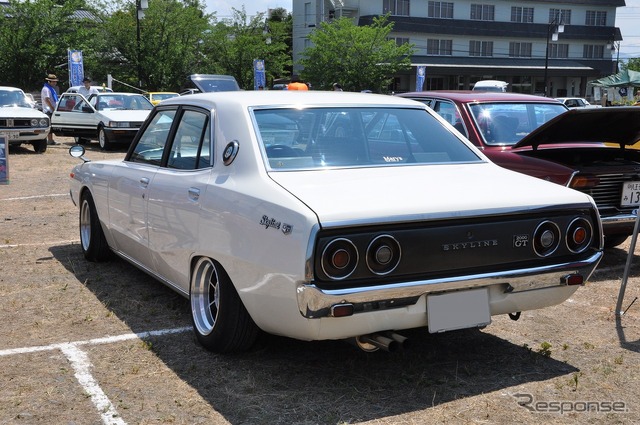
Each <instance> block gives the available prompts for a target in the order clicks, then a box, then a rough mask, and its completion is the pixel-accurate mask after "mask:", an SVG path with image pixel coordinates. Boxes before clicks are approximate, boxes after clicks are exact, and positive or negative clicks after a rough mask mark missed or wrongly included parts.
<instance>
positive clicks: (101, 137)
mask: <svg viewBox="0 0 640 425" xmlns="http://www.w3.org/2000/svg"><path fill="white" fill-rule="evenodd" d="M106 139H107V136H106V135H105V134H104V129H102V128H101V129H100V134H98V143H99V144H100V147H101V148H103V149H104V145H105V143H106Z"/></svg>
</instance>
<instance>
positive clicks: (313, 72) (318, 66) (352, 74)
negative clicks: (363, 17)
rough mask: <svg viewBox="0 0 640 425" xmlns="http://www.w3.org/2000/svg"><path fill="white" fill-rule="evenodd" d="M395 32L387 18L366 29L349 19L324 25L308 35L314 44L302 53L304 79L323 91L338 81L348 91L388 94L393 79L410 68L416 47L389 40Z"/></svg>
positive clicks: (381, 18)
mask: <svg viewBox="0 0 640 425" xmlns="http://www.w3.org/2000/svg"><path fill="white" fill-rule="evenodd" d="M392 29H393V23H392V22H389V21H388V16H380V17H377V18H374V20H373V24H371V25H365V26H357V25H356V24H355V23H354V22H353V20H351V19H349V18H339V19H336V20H335V21H333V22H330V23H327V22H323V23H321V24H320V27H319V28H317V29H316V30H315V31H313V32H312V33H311V34H310V35H309V40H310V41H311V44H312V45H311V46H310V47H308V48H307V49H305V50H304V51H303V52H302V59H301V60H300V65H302V67H303V68H304V69H303V71H302V72H301V76H302V78H303V79H304V80H305V81H307V82H310V83H311V84H312V86H313V88H318V89H324V90H328V89H330V88H331V86H332V84H333V83H334V82H338V83H340V84H341V85H342V87H343V89H344V90H348V91H361V90H366V89H368V90H372V91H375V92H381V93H383V92H387V91H388V86H389V84H391V82H392V76H393V75H394V74H396V73H397V72H398V71H401V70H407V69H410V67H411V60H410V56H411V55H412V54H413V51H414V49H413V45H410V44H403V45H401V46H398V45H397V44H396V42H395V41H394V40H389V39H388V36H389V33H390V32H391V30H392Z"/></svg>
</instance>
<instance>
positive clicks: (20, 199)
mask: <svg viewBox="0 0 640 425" xmlns="http://www.w3.org/2000/svg"><path fill="white" fill-rule="evenodd" d="M60 196H69V194H68V193H54V194H53V195H33V196H20V197H18V198H4V199H0V201H3V202H4V201H25V200H27V199H39V198H55V197H60Z"/></svg>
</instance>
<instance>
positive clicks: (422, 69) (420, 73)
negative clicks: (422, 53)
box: [416, 66, 427, 91]
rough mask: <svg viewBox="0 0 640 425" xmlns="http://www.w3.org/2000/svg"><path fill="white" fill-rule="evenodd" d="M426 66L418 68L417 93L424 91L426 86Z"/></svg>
mask: <svg viewBox="0 0 640 425" xmlns="http://www.w3.org/2000/svg"><path fill="white" fill-rule="evenodd" d="M426 68H427V67H426V66H418V69H417V71H416V91H422V86H424V74H425V72H426Z"/></svg>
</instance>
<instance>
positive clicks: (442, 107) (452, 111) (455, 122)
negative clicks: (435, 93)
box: [433, 101, 469, 137]
mask: <svg viewBox="0 0 640 425" xmlns="http://www.w3.org/2000/svg"><path fill="white" fill-rule="evenodd" d="M433 110H434V111H436V112H437V113H438V115H440V116H441V117H442V118H444V119H445V120H447V122H448V123H449V124H451V125H452V126H454V127H455V128H456V130H458V131H459V132H460V133H462V134H463V135H464V136H465V137H468V136H469V134H468V133H467V130H466V128H465V127H464V124H463V123H462V119H461V118H460V114H459V113H458V110H457V108H456V105H454V104H453V103H452V102H444V101H437V102H435V103H434V105H433Z"/></svg>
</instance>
